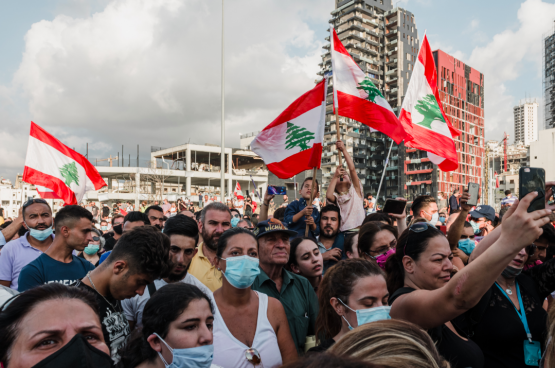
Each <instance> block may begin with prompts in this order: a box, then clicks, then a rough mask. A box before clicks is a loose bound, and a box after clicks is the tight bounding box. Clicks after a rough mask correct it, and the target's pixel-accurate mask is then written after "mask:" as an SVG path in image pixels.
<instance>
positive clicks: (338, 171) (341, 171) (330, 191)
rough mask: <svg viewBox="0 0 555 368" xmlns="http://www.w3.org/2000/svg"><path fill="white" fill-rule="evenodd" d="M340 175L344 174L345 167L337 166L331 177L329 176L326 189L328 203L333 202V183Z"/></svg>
mask: <svg viewBox="0 0 555 368" xmlns="http://www.w3.org/2000/svg"><path fill="white" fill-rule="evenodd" d="M342 175H345V169H344V168H342V167H341V166H339V167H338V168H337V169H336V170H335V173H334V174H333V178H331V180H330V185H329V186H328V190H327V191H326V199H327V200H328V202H330V203H334V204H335V195H333V193H334V192H335V185H336V184H337V181H338V180H339V178H340V177H341V176H342Z"/></svg>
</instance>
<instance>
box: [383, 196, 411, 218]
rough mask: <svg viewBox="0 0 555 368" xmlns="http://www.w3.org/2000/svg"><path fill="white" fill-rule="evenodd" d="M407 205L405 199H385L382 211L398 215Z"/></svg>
mask: <svg viewBox="0 0 555 368" xmlns="http://www.w3.org/2000/svg"><path fill="white" fill-rule="evenodd" d="M406 205H407V202H406V201H399V200H396V199H386V200H385V204H384V206H383V213H387V214H393V215H400V214H402V213H403V211H404V210H405V206H406Z"/></svg>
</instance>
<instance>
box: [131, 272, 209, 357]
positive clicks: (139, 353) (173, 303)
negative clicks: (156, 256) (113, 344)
mask: <svg viewBox="0 0 555 368" xmlns="http://www.w3.org/2000/svg"><path fill="white" fill-rule="evenodd" d="M199 299H200V300H203V299H204V300H206V301H207V302H208V306H209V308H210V311H211V312H212V314H214V306H213V305H212V303H211V302H210V299H209V298H208V296H206V294H204V293H203V292H202V291H201V290H200V289H199V288H198V287H197V286H195V285H191V284H185V283H182V282H176V283H174V284H168V285H166V286H164V287H163V288H160V289H159V290H157V291H156V293H155V294H154V295H152V296H151V297H150V299H149V300H148V302H147V303H146V305H145V308H144V310H143V328H142V329H135V330H134V331H133V333H132V334H131V336H130V337H129V341H128V343H127V344H126V346H125V347H124V348H123V350H121V351H120V353H121V363H122V365H121V366H122V367H126V368H134V367H136V366H138V365H139V364H141V363H143V362H145V361H150V362H152V361H154V360H155V359H156V358H157V357H158V354H157V352H156V351H154V350H152V348H151V347H150V344H149V343H148V341H146V340H147V339H148V338H149V336H150V335H152V334H153V333H157V334H158V335H159V336H160V337H161V338H163V339H164V338H166V336H167V335H168V332H169V327H170V324H171V323H172V322H173V321H175V320H176V319H177V318H178V317H179V316H180V315H181V314H182V313H183V312H184V311H185V310H186V309H187V308H188V307H189V304H190V303H191V302H192V301H194V300H199Z"/></svg>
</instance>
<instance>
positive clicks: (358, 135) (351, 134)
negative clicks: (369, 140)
mask: <svg viewBox="0 0 555 368" xmlns="http://www.w3.org/2000/svg"><path fill="white" fill-rule="evenodd" d="M347 137H353V138H360V133H356V132H348V133H347Z"/></svg>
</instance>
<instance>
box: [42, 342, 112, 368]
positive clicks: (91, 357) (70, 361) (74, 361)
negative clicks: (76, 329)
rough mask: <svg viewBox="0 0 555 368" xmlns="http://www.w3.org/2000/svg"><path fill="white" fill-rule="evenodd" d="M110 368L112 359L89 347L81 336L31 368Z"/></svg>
mask: <svg viewBox="0 0 555 368" xmlns="http://www.w3.org/2000/svg"><path fill="white" fill-rule="evenodd" d="M74 367H81V368H110V367H112V358H110V356H109V355H108V354H106V353H104V352H102V351H100V350H98V349H97V348H95V347H94V346H91V344H89V343H88V342H87V340H85V337H84V336H83V335H81V334H77V335H75V336H74V337H73V339H71V341H70V342H68V343H67V344H66V345H65V346H64V347H62V348H61V349H60V350H58V351H57V352H55V353H54V354H52V355H49V356H48V357H46V358H44V359H43V360H41V361H40V362H39V363H37V364H36V365H34V366H33V367H32V368H74Z"/></svg>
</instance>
